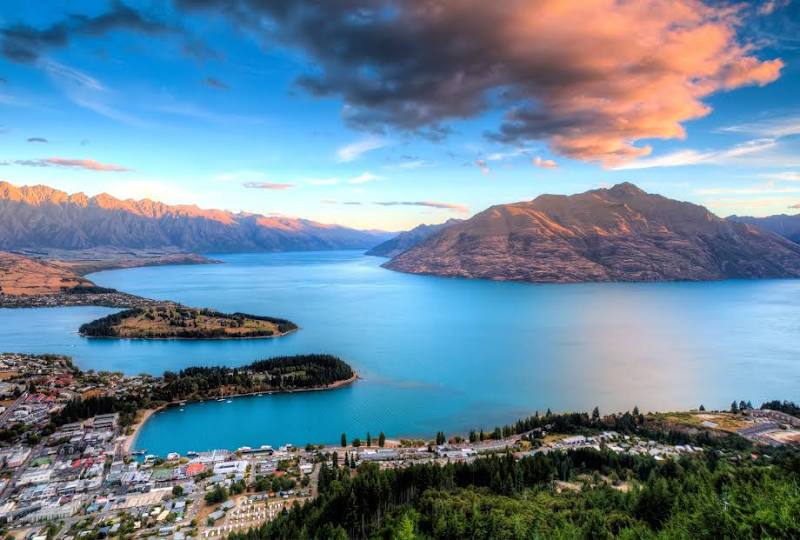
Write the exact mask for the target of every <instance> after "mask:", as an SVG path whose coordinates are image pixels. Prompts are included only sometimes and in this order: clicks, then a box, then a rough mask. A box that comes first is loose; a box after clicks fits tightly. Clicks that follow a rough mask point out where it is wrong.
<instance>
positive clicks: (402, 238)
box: [366, 219, 461, 257]
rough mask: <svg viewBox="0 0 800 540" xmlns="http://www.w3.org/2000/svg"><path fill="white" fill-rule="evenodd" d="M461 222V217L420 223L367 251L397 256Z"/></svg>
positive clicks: (377, 254) (372, 253)
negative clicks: (428, 223)
mask: <svg viewBox="0 0 800 540" xmlns="http://www.w3.org/2000/svg"><path fill="white" fill-rule="evenodd" d="M460 222H461V220H460V219H448V220H447V221H445V222H444V223H438V224H436V225H418V226H416V227H414V228H413V229H411V230H410V231H404V232H401V233H400V234H398V235H397V236H395V237H394V238H390V239H389V240H387V241H386V242H384V243H382V244H379V245H377V246H375V247H374V248H372V249H370V250H369V251H367V253H366V254H367V255H374V256H376V257H396V256H397V255H400V254H401V253H403V252H404V251H406V250H408V249H411V248H412V247H414V246H416V245H417V244H420V243H422V242H424V241H425V240H427V239H428V238H430V237H431V236H433V235H434V234H436V233H437V232H439V231H441V230H442V229H444V228H445V227H449V226H450V225H453V224H455V223H460Z"/></svg>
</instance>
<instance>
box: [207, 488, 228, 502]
mask: <svg viewBox="0 0 800 540" xmlns="http://www.w3.org/2000/svg"><path fill="white" fill-rule="evenodd" d="M227 500H228V490H227V489H225V487H224V486H220V485H217V486H215V487H214V489H212V490H211V491H209V492H208V493H206V503H207V504H218V503H221V502H225V501H227Z"/></svg>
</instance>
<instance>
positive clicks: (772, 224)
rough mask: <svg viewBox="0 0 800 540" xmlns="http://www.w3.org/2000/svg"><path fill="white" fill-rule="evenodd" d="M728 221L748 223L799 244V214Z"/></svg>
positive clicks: (737, 218)
mask: <svg viewBox="0 0 800 540" xmlns="http://www.w3.org/2000/svg"><path fill="white" fill-rule="evenodd" d="M728 219H730V220H733V221H739V222H741V223H748V224H750V225H755V226H756V227H761V228H762V229H766V230H768V231H771V232H774V233H775V234H779V235H781V236H783V237H784V238H788V239H789V240H791V241H792V242H795V243H797V244H800V214H794V215H792V216H790V215H787V214H780V215H777V216H768V217H760V218H759V217H746V216H731V217H729V218H728Z"/></svg>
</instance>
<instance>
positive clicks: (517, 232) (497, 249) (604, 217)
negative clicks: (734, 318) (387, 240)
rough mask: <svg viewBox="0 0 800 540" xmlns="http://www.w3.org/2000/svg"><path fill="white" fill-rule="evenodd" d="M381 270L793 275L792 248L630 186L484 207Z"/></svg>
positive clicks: (799, 251)
mask: <svg viewBox="0 0 800 540" xmlns="http://www.w3.org/2000/svg"><path fill="white" fill-rule="evenodd" d="M384 266H385V267H386V268H390V269H392V270H398V271H402V272H411V273H417V274H433V275H440V276H457V277H467V278H484V279H494V280H514V281H529V282H584V281H670V280H692V281H696V280H717V279H729V278H785V277H793V278H794V277H800V245H798V244H795V243H793V242H791V241H789V240H787V239H786V238H783V237H781V236H779V235H777V234H774V233H772V232H769V231H766V230H764V229H761V228H759V227H756V226H753V225H750V224H748V223H742V222H738V221H733V220H726V219H722V218H719V217H717V216H716V215H714V214H712V213H711V212H709V211H708V210H707V209H705V208H704V207H702V206H698V205H695V204H691V203H687V202H680V201H675V200H671V199H667V198H665V197H662V196H660V195H653V194H649V193H646V192H644V191H642V190H641V189H639V188H638V187H636V186H635V185H633V184H630V183H622V184H618V185H616V186H614V187H612V188H609V189H595V190H591V191H587V192H585V193H581V194H578V195H571V196H563V195H542V196H540V197H537V198H536V199H534V200H533V201H525V202H519V203H514V204H504V205H498V206H492V207H490V208H488V209H487V210H485V211H483V212H480V213H479V214H476V215H475V216H473V217H472V218H470V219H468V220H465V221H462V222H459V223H455V224H452V225H450V226H447V227H444V228H442V229H441V230H439V231H438V232H436V233H434V234H433V235H431V236H430V237H428V238H427V239H425V240H424V241H422V242H421V243H419V244H417V245H416V246H414V247H411V248H410V249H407V250H405V251H403V252H401V253H399V254H398V255H396V256H395V257H394V258H392V259H391V260H390V261H388V262H387V263H386V264H385V265H384Z"/></svg>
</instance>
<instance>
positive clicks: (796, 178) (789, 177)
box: [762, 171, 800, 182]
mask: <svg viewBox="0 0 800 540" xmlns="http://www.w3.org/2000/svg"><path fill="white" fill-rule="evenodd" d="M762 176H765V177H767V178H773V179H775V180H784V181H786V182H800V172H794V171H786V172H781V173H769V174H763V175H762Z"/></svg>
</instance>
